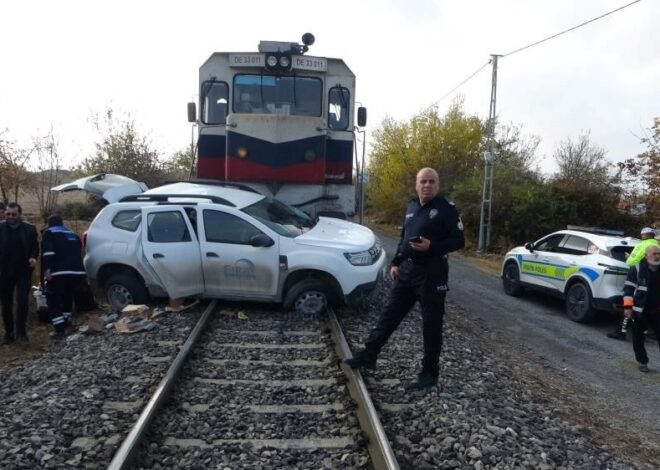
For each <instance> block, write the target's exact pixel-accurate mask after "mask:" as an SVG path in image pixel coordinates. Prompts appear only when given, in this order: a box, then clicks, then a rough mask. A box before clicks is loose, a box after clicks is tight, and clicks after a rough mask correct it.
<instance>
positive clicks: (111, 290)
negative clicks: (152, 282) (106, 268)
mask: <svg viewBox="0 0 660 470" xmlns="http://www.w3.org/2000/svg"><path fill="white" fill-rule="evenodd" d="M105 296H106V298H107V299H108V304H110V308H111V309H112V310H115V311H120V310H121V309H123V308H124V307H125V306H127V305H130V304H144V303H146V302H147V301H148V300H149V292H148V291H147V288H146V287H145V285H144V283H143V282H141V281H140V279H138V278H137V276H135V275H134V274H130V273H121V274H113V275H112V276H110V278H109V279H108V281H107V282H106V283H105Z"/></svg>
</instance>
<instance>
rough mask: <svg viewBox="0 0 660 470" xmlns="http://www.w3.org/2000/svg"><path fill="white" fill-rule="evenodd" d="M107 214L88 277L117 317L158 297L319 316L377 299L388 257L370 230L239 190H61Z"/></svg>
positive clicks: (90, 241) (99, 184) (91, 184)
mask: <svg viewBox="0 0 660 470" xmlns="http://www.w3.org/2000/svg"><path fill="white" fill-rule="evenodd" d="M79 189H82V190H86V191H88V192H90V193H92V194H94V195H96V196H98V197H101V198H103V199H105V200H106V201H107V202H108V205H107V206H105V207H104V208H103V209H102V210H101V212H99V214H98V215H97V216H96V218H95V219H94V220H93V222H92V223H91V225H90V227H89V230H88V232H87V237H86V248H87V253H86V256H85V269H86V271H87V275H88V277H89V279H90V283H91V284H92V285H93V286H99V287H101V288H103V289H104V290H105V293H106V296H107V299H108V302H109V303H110V305H111V306H112V307H113V308H114V309H120V308H122V307H123V306H125V305H128V304H140V303H145V302H147V301H148V299H149V298H150V297H169V298H183V297H204V298H219V299H231V300H250V301H264V302H281V303H283V305H284V308H285V309H286V310H287V311H288V310H294V311H297V312H300V313H305V314H319V313H321V312H323V310H324V309H325V308H326V307H327V306H328V305H332V304H340V303H344V302H346V303H351V302H354V301H357V300H358V299H360V298H362V297H364V296H365V295H367V294H368V293H369V292H370V291H372V290H373V289H374V288H375V286H376V284H377V282H378V280H379V279H380V278H381V276H382V273H383V269H384V266H385V260H386V254H385V251H384V250H383V249H382V248H381V243H380V240H379V239H378V238H377V237H376V236H375V235H374V233H373V232H372V231H371V230H369V229H368V228H366V227H363V226H361V225H358V224H355V223H352V222H349V221H346V220H340V219H334V218H326V217H320V218H318V219H317V220H312V219H311V218H310V217H309V216H308V215H307V214H305V213H304V212H302V211H300V210H299V209H296V208H294V207H291V206H289V205H287V204H284V203H282V202H280V201H278V200H277V199H274V198H271V197H266V196H264V195H262V194H260V193H258V192H256V191H254V190H253V189H251V188H249V187H246V186H242V185H239V184H231V183H227V184H225V183H222V182H178V183H172V184H167V185H164V186H161V187H158V188H154V189H148V190H147V188H146V186H144V184H142V183H138V182H136V181H133V180H131V179H130V178H126V177H123V176H120V175H111V174H101V175H95V176H91V177H87V178H81V179H79V180H77V181H74V182H72V183H68V184H63V185H60V186H57V187H55V188H53V190H55V191H70V190H79Z"/></svg>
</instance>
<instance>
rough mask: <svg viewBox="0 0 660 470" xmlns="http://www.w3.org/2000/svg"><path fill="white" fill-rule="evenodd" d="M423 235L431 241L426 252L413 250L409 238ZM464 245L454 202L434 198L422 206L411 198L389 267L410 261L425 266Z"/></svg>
mask: <svg viewBox="0 0 660 470" xmlns="http://www.w3.org/2000/svg"><path fill="white" fill-rule="evenodd" d="M417 236H422V237H424V238H428V239H429V240H430V241H431V247H430V249H429V250H428V251H424V252H422V251H414V250H413V249H412V248H411V247H410V243H409V240H410V238H413V237H417ZM464 246H465V238H464V236H463V223H462V222H461V218H460V217H459V215H458V211H457V210H456V207H455V206H454V204H453V203H451V202H449V201H448V200H447V199H445V198H444V197H443V196H440V195H438V196H436V197H435V198H433V199H432V200H430V201H429V202H427V203H426V204H425V205H423V206H422V205H421V204H420V203H419V199H417V198H415V199H411V200H410V201H409V202H408V206H407V207H406V219H405V221H404V224H403V228H402V230H401V240H399V246H398V247H397V250H396V254H395V255H394V258H393V259H392V265H393V266H398V265H400V264H401V263H402V262H403V260H405V259H408V258H410V259H411V260H412V261H413V262H415V263H416V264H421V265H426V264H429V263H431V262H433V261H437V260H442V259H445V260H446V256H445V255H446V254H447V253H449V252H451V251H456V250H460V249H461V248H463V247H464Z"/></svg>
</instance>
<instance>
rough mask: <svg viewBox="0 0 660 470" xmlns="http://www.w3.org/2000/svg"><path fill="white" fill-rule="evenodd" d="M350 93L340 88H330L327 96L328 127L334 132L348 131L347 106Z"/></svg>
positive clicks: (346, 89)
mask: <svg viewBox="0 0 660 470" xmlns="http://www.w3.org/2000/svg"><path fill="white" fill-rule="evenodd" d="M349 103H350V92H349V91H348V88H344V87H341V86H336V87H332V88H331V89H330V93H329V94H328V127H329V128H330V129H334V130H345V129H348V106H349V105H348V104H349Z"/></svg>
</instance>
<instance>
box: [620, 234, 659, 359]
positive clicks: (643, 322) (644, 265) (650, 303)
mask: <svg viewBox="0 0 660 470" xmlns="http://www.w3.org/2000/svg"><path fill="white" fill-rule="evenodd" d="M645 254H646V257H645V259H643V260H642V261H641V262H640V263H639V264H638V265H636V266H633V267H632V268H630V271H628V277H627V279H626V285H625V286H624V288H623V308H624V311H623V312H624V315H625V316H626V318H632V322H633V326H632V337H633V350H634V351H635V359H637V363H638V364H639V370H640V371H642V372H649V366H648V363H649V356H648V354H647V353H646V348H645V347H644V337H645V335H646V330H647V329H648V328H653V330H654V331H655V336H656V337H657V340H658V346H660V247H659V246H657V245H649V246H647V247H646V251H645Z"/></svg>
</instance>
